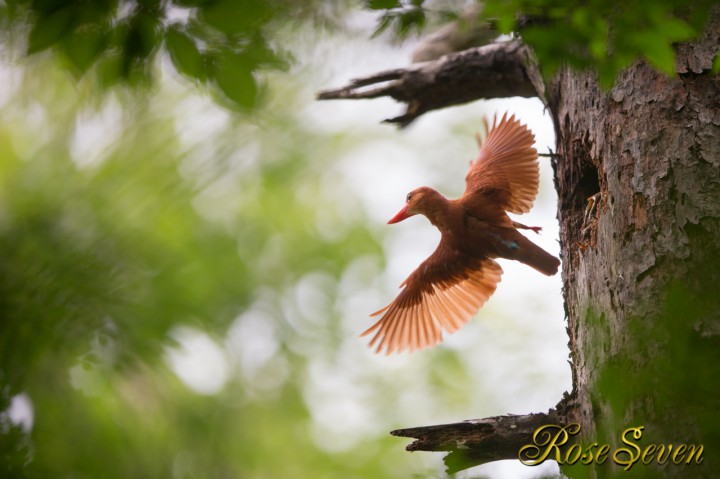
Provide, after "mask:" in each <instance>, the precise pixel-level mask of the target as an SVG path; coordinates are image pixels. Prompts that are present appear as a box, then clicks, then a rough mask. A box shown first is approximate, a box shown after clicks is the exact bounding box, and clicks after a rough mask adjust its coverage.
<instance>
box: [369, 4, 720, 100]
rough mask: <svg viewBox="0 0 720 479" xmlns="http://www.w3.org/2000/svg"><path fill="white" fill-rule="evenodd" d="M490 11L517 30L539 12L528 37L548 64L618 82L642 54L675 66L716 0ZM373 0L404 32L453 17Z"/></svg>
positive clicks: (549, 69) (547, 68)
mask: <svg viewBox="0 0 720 479" xmlns="http://www.w3.org/2000/svg"><path fill="white" fill-rule="evenodd" d="M483 3H484V11H483V13H482V16H483V17H485V18H486V19H488V20H491V21H493V22H494V24H495V26H496V28H497V29H498V31H499V33H511V32H515V31H517V19H518V18H519V16H524V17H526V18H530V19H532V24H531V25H530V26H528V27H526V28H523V29H522V31H521V35H522V38H523V40H524V41H526V42H527V43H528V44H529V45H531V46H532V47H533V49H534V50H535V53H536V55H537V57H538V60H539V64H540V68H541V69H542V71H543V73H544V74H545V75H546V76H547V77H548V78H549V77H551V76H552V75H553V74H554V73H555V72H556V71H557V70H558V68H560V67H561V66H563V65H569V66H571V67H573V68H576V69H593V70H594V71H596V72H597V73H598V77H599V79H600V82H601V84H602V85H604V86H605V87H611V86H612V84H613V82H614V81H615V78H616V77H617V75H618V73H619V72H620V71H621V70H622V69H624V68H626V67H628V66H630V65H631V64H632V63H633V62H634V61H636V60H638V59H644V60H647V61H648V62H650V63H651V64H652V65H653V66H655V67H656V68H657V69H659V70H661V71H663V72H665V73H666V74H668V75H672V74H674V73H675V53H674V45H675V43H677V42H683V41H688V40H691V39H693V38H696V37H697V36H698V35H699V34H700V33H701V32H702V30H703V27H704V26H705V22H706V21H707V19H708V15H709V9H710V8H711V7H712V6H713V5H714V4H715V3H716V2H714V1H712V0H701V1H696V2H686V1H684V0H659V1H656V2H652V3H639V2H624V1H616V0H593V1H589V2H588V1H571V2H555V1H552V0H540V1H538V0H511V1H496V2H493V1H487V2H483ZM367 7H368V8H370V9H373V10H385V12H384V13H383V15H382V16H381V18H380V21H379V24H378V32H380V31H384V30H386V29H388V28H392V29H393V31H394V32H395V33H397V34H398V35H399V36H401V37H404V36H406V35H408V34H409V33H410V32H412V31H418V30H421V29H422V28H423V26H424V25H425V24H426V23H427V22H428V17H429V16H438V17H440V18H445V19H447V18H449V17H448V15H447V14H446V11H445V9H444V8H437V6H436V5H434V4H431V2H423V1H412V2H407V1H403V2H400V1H388V2H385V1H370V2H368V3H367Z"/></svg>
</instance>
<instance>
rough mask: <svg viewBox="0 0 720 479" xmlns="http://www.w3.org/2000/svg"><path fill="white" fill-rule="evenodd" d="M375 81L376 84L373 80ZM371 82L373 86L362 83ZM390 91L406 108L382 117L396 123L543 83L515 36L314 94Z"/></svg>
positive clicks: (535, 90)
mask: <svg viewBox="0 0 720 479" xmlns="http://www.w3.org/2000/svg"><path fill="white" fill-rule="evenodd" d="M378 84H380V85H378ZM371 85H376V86H374V87H372V88H364V87H368V86H371ZM382 96H389V97H392V98H394V99H395V100H397V101H400V102H403V103H406V104H407V110H406V112H405V114H403V115H401V116H398V117H396V118H391V119H388V120H385V122H386V123H396V124H398V125H399V126H400V127H405V126H407V125H409V124H410V123H411V122H412V121H413V120H415V119H416V118H417V117H419V116H420V115H422V114H423V113H425V112H428V111H431V110H437V109H440V108H444V107H448V106H452V105H459V104H462V103H467V102H470V101H473V100H477V99H481V98H504V97H511V96H520V97H525V98H531V97H540V98H541V99H543V101H544V85H543V82H542V78H541V77H540V74H539V72H538V70H537V68H536V63H535V60H534V57H533V55H532V52H531V50H530V49H529V48H528V47H527V46H526V45H525V44H523V43H522V42H521V41H519V40H513V41H509V42H500V43H491V44H490V45H485V46H482V47H477V48H471V49H469V50H465V51H462V52H457V53H453V54H450V55H445V56H443V57H441V58H439V59H437V60H434V61H430V62H424V63H416V64H413V65H410V66H408V67H406V68H398V69H394V70H386V71H383V72H380V73H377V74H374V75H370V76H367V77H363V78H358V79H355V80H352V81H351V82H350V83H349V84H348V85H347V86H345V87H342V88H338V89H334V90H325V91H321V92H320V93H318V95H317V98H318V100H336V99H366V98H378V97H382Z"/></svg>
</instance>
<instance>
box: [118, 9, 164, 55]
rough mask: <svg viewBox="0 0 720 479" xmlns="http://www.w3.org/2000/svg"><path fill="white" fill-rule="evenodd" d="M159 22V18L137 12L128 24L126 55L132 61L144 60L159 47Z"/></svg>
mask: <svg viewBox="0 0 720 479" xmlns="http://www.w3.org/2000/svg"><path fill="white" fill-rule="evenodd" d="M158 30H159V20H158V18H157V17H155V16H153V15H150V14H147V13H144V12H142V11H140V12H137V13H136V14H135V15H134V16H133V17H132V18H131V19H130V22H129V23H128V31H127V37H126V39H125V48H126V51H125V54H126V56H127V57H128V58H129V59H132V60H144V59H146V58H148V57H149V56H150V54H151V53H152V52H153V51H154V50H155V48H157V46H158V40H159V35H158Z"/></svg>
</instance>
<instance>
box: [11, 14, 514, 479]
mask: <svg viewBox="0 0 720 479" xmlns="http://www.w3.org/2000/svg"><path fill="white" fill-rule="evenodd" d="M320 3H321V2H318V3H307V2H306V3H304V4H302V5H300V4H299V3H296V2H284V3H283V2H281V1H277V2H270V1H263V0H257V1H242V2H234V1H212V0H207V1H203V0H199V1H193V0H178V1H174V2H170V1H168V2H157V1H155V2H154V1H138V2H129V1H106V2H103V1H100V2H80V1H57V0H38V1H8V2H4V3H2V4H1V5H0V31H1V32H2V35H3V38H4V40H6V42H5V47H4V49H2V52H1V53H2V61H0V79H1V80H2V83H3V89H2V91H0V110H1V111H2V115H0V477H3V478H4V477H8V478H13V477H30V478H48V477H92V478H94V477H103V478H105V477H108V478H114V477H117V478H121V477H122V478H126V477H138V478H143V477H148V478H150V477H152V478H156V477H177V478H187V477H258V478H260V477H313V478H322V477H333V478H334V477H378V478H382V477H397V475H398V474H401V475H402V474H407V473H408V471H412V472H418V471H424V469H425V468H426V467H427V462H423V459H424V458H422V457H418V456H410V455H408V454H406V453H405V452H404V451H403V448H402V441H401V440H398V439H396V438H392V437H390V436H389V435H387V432H388V431H389V430H390V429H392V428H393V427H399V426H400V425H407V423H405V424H402V423H400V422H399V421H401V420H403V418H402V417H401V413H402V412H403V411H405V410H412V407H408V405H410V406H415V405H417V404H419V403H421V404H422V408H423V410H424V411H425V410H430V411H432V410H433V409H436V410H441V411H448V410H452V409H453V407H455V406H458V407H459V406H462V407H466V408H468V409H471V408H473V406H474V405H476V404H477V403H478V402H479V401H483V400H482V399H478V397H477V395H475V396H474V395H473V394H474V393H477V391H478V389H481V388H482V386H481V385H480V384H478V382H477V380H476V376H477V373H476V375H475V376H472V375H471V373H470V371H471V370H470V369H468V367H467V364H466V363H464V362H463V361H462V360H461V355H460V354H459V353H458V351H457V350H456V349H451V348H448V349H447V350H439V351H438V352H437V353H433V354H434V355H424V356H421V355H415V356H414V358H413V360H412V363H411V364H412V367H410V366H407V367H405V368H403V369H402V370H400V371H398V369H399V368H398V367H397V364H398V362H399V364H403V363H402V362H401V361H403V359H397V358H382V360H381V361H380V360H378V362H377V363H376V364H375V363H372V362H371V361H372V360H368V359H367V356H369V353H367V352H366V351H365V349H364V345H363V344H362V340H360V339H358V338H357V337H356V335H355V334H354V332H359V331H360V330H362V327H357V328H354V329H353V333H352V334H351V332H349V331H348V329H349V326H348V325H347V320H350V319H351V320H353V321H354V320H358V318H365V315H366V313H368V312H369V311H371V310H372V308H374V307H377V306H378V304H376V303H375V301H376V300H377V297H373V296H372V295H370V299H371V300H372V304H368V303H370V301H365V299H367V298H362V299H363V301H362V308H361V310H360V311H354V310H353V311H352V314H349V313H348V311H347V310H344V309H343V307H345V308H347V304H351V305H357V304H358V301H357V300H352V298H348V297H349V296H352V295H354V294H358V291H359V292H360V293H363V292H365V293H367V291H370V290H374V289H377V286H378V285H377V282H378V277H379V276H380V275H381V270H382V264H383V258H382V251H383V250H382V243H383V241H384V238H383V236H382V234H380V233H379V232H378V231H375V230H374V229H373V227H372V226H371V225H370V222H369V221H368V219H367V217H366V216H365V213H364V209H363V205H361V204H359V203H360V201H359V200H358V199H357V198H354V197H353V195H352V194H350V193H349V191H348V188H347V185H346V184H344V182H343V176H342V174H341V173H340V171H339V168H338V167H337V163H338V162H339V160H338V157H339V156H340V155H341V154H346V153H347V151H348V149H351V148H352V147H353V146H355V147H358V146H359V145H366V144H367V142H368V138H367V137H366V136H363V132H348V133H344V134H342V135H341V134H338V133H332V132H323V131H316V130H311V127H310V126H309V125H308V124H307V123H308V121H307V118H306V116H305V113H304V109H305V108H306V104H305V101H307V99H309V98H311V97H312V92H309V91H308V90H307V89H303V88H304V87H306V81H305V80H304V79H303V78H302V77H301V75H298V74H297V72H295V74H293V75H286V76H284V77H283V78H282V79H281V80H280V81H276V82H275V84H274V85H273V91H272V93H273V95H272V97H270V96H269V95H267V96H264V93H265V92H266V89H268V88H269V87H268V86H267V85H266V84H263V82H264V81H267V82H268V83H269V81H270V79H272V75H273V71H275V72H276V71H278V70H282V69H284V68H285V67H287V65H288V58H287V55H286V54H285V53H283V52H282V51H281V50H282V49H281V48H280V47H279V46H278V44H280V42H281V41H282V40H283V39H285V40H288V38H290V39H292V38H293V37H292V32H291V33H287V31H286V32H285V34H284V36H283V35H278V37H277V38H273V36H272V35H273V34H274V33H276V32H277V31H278V30H281V29H282V28H283V26H285V27H287V28H289V29H292V28H294V27H295V26H296V24H295V22H296V21H297V20H298V19H300V18H312V20H313V21H316V22H320V23H322V22H324V21H326V20H327V18H328V17H331V16H332V15H334V14H335V12H334V10H333V8H336V7H333V8H330V7H327V6H323V7H322V8H321V7H320V6H319V4H320ZM271 39H272V41H271ZM163 51H165V52H167V58H168V59H169V62H163V61H162V59H163V58H164V57H163V54H162V53H160V52H163ZM18 52H20V53H18ZM28 54H29V55H28ZM170 64H171V65H172V67H173V68H172V69H174V70H175V71H177V72H178V73H179V74H180V75H181V76H182V78H183V79H184V80H186V81H185V82H184V83H183V82H177V78H176V77H175V76H174V75H172V72H171V71H170V73H169V74H168V71H169V70H166V69H165V67H166V66H167V65H170ZM172 69H170V70H172ZM68 71H70V72H71V73H72V74H73V75H72V76H71V75H68V74H67V72H68ZM274 79H275V80H277V77H276V78H274ZM187 80H189V81H187ZM120 84H129V85H130V86H131V87H133V88H129V89H124V88H114V89H108V87H109V86H114V85H120ZM168 84H170V85H173V86H168ZM188 84H189V85H190V86H191V87H192V86H194V85H202V86H204V88H203V89H201V90H200V91H201V93H200V94H197V91H194V90H188V89H187V86H188ZM178 85H182V86H178ZM148 86H152V88H153V94H152V95H144V94H143V91H142V88H146V87H148ZM137 87H139V88H137ZM205 91H209V92H210V94H211V95H212V97H213V99H215V100H217V101H218V102H219V103H220V104H221V105H223V106H225V107H227V110H229V111H230V112H231V113H227V111H223V110H220V109H217V108H215V109H213V108H211V107H210V106H209V102H207V101H206V100H207V99H206V98H205V97H204V96H203V93H204V92H205ZM193 93H195V95H193ZM299 95H303V96H304V100H303V101H299V100H298V96H299ZM198 103H200V104H202V105H204V106H203V107H202V108H199V107H198V106H197V105H198ZM250 110H252V111H253V112H254V115H253V116H252V118H250V117H249V116H246V115H245V113H247V112H248V111H250ZM206 124H208V125H212V126H211V127H208V126H207V125H206ZM218 125H219V126H218ZM468 136H469V135H468ZM401 196H402V195H401ZM353 301H354V302H353ZM343 319H345V320H346V321H343ZM367 321H368V322H369V320H367ZM498 324H499V326H497V327H499V328H502V327H510V326H507V325H508V324H510V322H509V321H508V322H505V323H503V322H502V321H499V322H498ZM503 324H505V326H503ZM182 328H184V329H182ZM183 331H184V332H185V333H187V332H188V331H190V334H191V336H193V337H195V338H200V339H202V340H204V341H205V342H206V343H209V344H214V345H215V346H216V349H217V351H219V353H218V352H217V351H215V352H216V353H217V354H220V355H221V357H222V359H223V360H222V361H221V362H220V363H218V364H220V365H222V364H224V365H225V366H224V367H227V368H228V369H229V372H225V373H223V374H225V376H224V378H221V379H222V381H224V382H221V383H220V385H221V387H219V388H218V389H216V390H212V391H209V392H208V391H202V390H198V389H193V387H191V385H190V381H187V380H186V379H185V378H183V376H182V374H181V371H179V370H180V369H182V368H179V367H177V365H176V364H174V363H173V361H174V360H173V358H174V357H175V356H174V355H175V354H180V355H181V356H182V354H184V353H187V344H186V343H185V342H184V341H185V339H187V338H186V335H185V336H184V333H183ZM238 338H239V339H238ZM233 341H237V342H239V343H240V344H239V345H238V344H233ZM473 349H474V348H473ZM357 351H362V353H357ZM363 353H367V355H366V356H362V358H363V359H364V360H368V363H367V364H363V365H362V367H358V364H357V361H355V362H353V360H354V359H357V357H358V355H359V354H363ZM348 358H350V359H348ZM195 362H196V363H197V362H198V361H195ZM199 362H202V361H199ZM373 364H375V369H373ZM191 366H192V365H191ZM476 366H477V365H476ZM393 368H395V369H394V370H393ZM186 369H192V367H188V368H186ZM220 369H222V367H220V366H218V371H216V372H217V373H218V374H219V375H221V376H222V374H220V373H221V371H219V370H220ZM418 371H419V372H418ZM201 372H202V371H201ZM211 372H212V371H211ZM205 373H206V375H211V374H210V373H208V372H207V371H205ZM413 373H415V374H413ZM358 377H361V378H362V379H363V380H364V382H363V384H362V387H360V386H359V385H358V384H357V379H358ZM318 391H320V393H323V394H320V393H319V392H318ZM23 404H24V405H25V406H24V407H26V408H29V411H28V410H26V411H25V412H24V413H23V412H22V411H23V407H21V406H22V405H23ZM18 405H20V406H18ZM333 408H334V409H333ZM476 409H477V408H475V410H476ZM347 410H349V411H350V413H348V412H347ZM328 411H329V412H328ZM501 412H506V411H505V409H502V411H501ZM331 413H332V414H331ZM468 414H469V413H468ZM448 415H449V416H451V417H453V418H454V419H459V418H462V417H463V416H464V415H465V412H461V413H459V415H460V416H459V417H457V416H456V415H455V414H451V415H450V414H448ZM413 420H414V418H413ZM328 430H330V432H331V433H328ZM338 430H341V432H342V433H338ZM332 433H335V434H336V435H335V436H334V435H333V434H332ZM434 459H437V458H434ZM398 471H401V472H398Z"/></svg>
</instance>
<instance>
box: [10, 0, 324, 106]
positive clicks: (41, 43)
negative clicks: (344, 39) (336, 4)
mask: <svg viewBox="0 0 720 479" xmlns="http://www.w3.org/2000/svg"><path fill="white" fill-rule="evenodd" d="M310 9H312V3H310V4H303V5H298V4H297V3H296V2H288V1H284V0H243V1H234V0H176V1H163V2H161V1H159V0H141V1H137V2H135V1H132V2H131V1H128V0H103V1H97V2H86V1H83V0H66V1H63V0H32V1H27V0H11V1H8V2H4V3H3V4H2V5H0V25H2V26H3V27H4V30H5V31H4V33H5V37H6V39H10V40H11V41H12V42H13V43H16V44H18V45H22V46H24V48H25V51H26V52H27V53H28V54H36V53H39V52H43V51H46V50H52V51H54V52H55V53H56V54H57V55H58V56H59V57H60V58H62V59H63V61H64V62H65V65H66V68H67V69H68V70H69V71H70V72H72V73H73V74H74V75H75V76H76V77H77V78H81V77H83V76H85V75H87V74H89V73H92V74H93V75H94V76H96V77H97V78H98V80H99V81H100V83H101V84H102V85H103V86H105V87H108V86H112V85H115V84H117V83H118V82H129V83H131V84H145V83H148V82H151V80H152V79H153V76H154V73H153V71H154V69H153V68H152V66H153V63H154V62H155V60H156V57H157V56H158V52H161V51H166V52H167V53H168V54H169V57H170V60H171V61H172V64H173V66H174V67H175V69H176V70H177V71H178V72H180V73H181V74H182V75H184V76H185V77H187V78H188V79H189V80H191V81H193V82H197V83H199V84H202V85H205V86H206V87H208V88H210V89H211V90H212V91H214V92H216V93H217V94H218V97H219V99H220V100H221V101H223V102H224V103H225V106H227V107H230V108H236V109H241V110H248V109H252V108H253V107H254V106H255V105H256V104H257V101H258V91H259V86H258V82H259V81H260V80H259V77H258V73H259V72H260V71H261V70H263V69H283V68H286V67H287V58H286V55H285V54H284V52H283V51H282V48H281V47H280V46H278V45H277V44H275V45H273V46H271V45H270V43H271V41H270V39H269V38H268V32H272V31H273V29H274V28H277V27H278V26H279V25H282V24H284V23H285V22H287V21H290V20H295V19H297V18H298V16H299V15H303V14H304V12H307V11H308V10H310Z"/></svg>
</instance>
